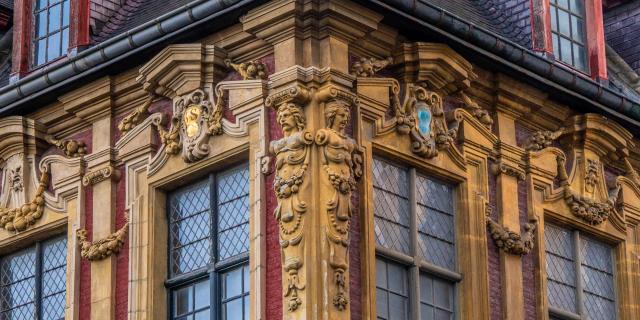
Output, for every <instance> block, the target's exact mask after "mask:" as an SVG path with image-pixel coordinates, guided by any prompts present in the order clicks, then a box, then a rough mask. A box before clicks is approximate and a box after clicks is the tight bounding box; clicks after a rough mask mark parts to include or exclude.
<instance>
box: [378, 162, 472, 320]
mask: <svg viewBox="0 0 640 320" xmlns="http://www.w3.org/2000/svg"><path fill="white" fill-rule="evenodd" d="M453 195H454V189H453V187H452V186H451V185H449V184H447V183H444V182H442V181H439V180H437V179H433V178H431V177H428V176H426V175H422V174H419V173H417V171H416V170H415V169H414V168H409V167H403V166H399V165H396V164H393V163H391V162H388V161H386V160H382V159H374V161H373V203H374V209H373V210H374V225H375V236H376V245H377V246H376V247H377V255H378V257H377V260H376V304H377V305H376V309H377V318H378V319H399V320H402V319H455V303H454V301H455V288H456V283H457V282H458V281H460V280H461V279H462V277H461V276H460V274H458V273H457V272H456V270H457V267H456V259H455V257H456V248H455V226H454V218H455V205H454V200H453Z"/></svg>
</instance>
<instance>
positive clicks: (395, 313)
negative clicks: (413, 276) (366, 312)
mask: <svg viewBox="0 0 640 320" xmlns="http://www.w3.org/2000/svg"><path fill="white" fill-rule="evenodd" d="M376 273H385V274H386V275H385V276H384V278H385V279H388V280H389V281H388V283H384V284H382V283H380V284H377V285H376V287H377V290H376V295H377V296H376V299H377V302H376V310H377V311H376V312H377V317H378V319H400V320H401V319H408V303H409V298H408V297H409V293H408V281H407V278H408V274H407V269H406V268H405V267H403V266H402V265H399V264H396V263H392V262H387V261H386V260H382V259H377V261H376ZM376 277H377V276H376Z"/></svg>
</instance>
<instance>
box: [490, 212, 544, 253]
mask: <svg viewBox="0 0 640 320" xmlns="http://www.w3.org/2000/svg"><path fill="white" fill-rule="evenodd" d="M537 226H538V219H532V220H530V221H529V223H526V224H525V225H524V226H523V229H524V232H523V233H522V235H520V234H518V233H516V232H513V231H511V230H509V228H507V227H503V226H502V225H500V224H499V223H497V222H495V221H493V219H491V218H490V217H489V216H488V215H487V227H488V228H489V234H490V235H491V239H493V242H494V243H495V245H496V247H498V248H499V249H500V250H502V251H504V252H506V253H509V254H513V255H518V256H523V255H525V254H528V253H529V252H531V250H533V246H534V238H535V231H536V227H537Z"/></svg>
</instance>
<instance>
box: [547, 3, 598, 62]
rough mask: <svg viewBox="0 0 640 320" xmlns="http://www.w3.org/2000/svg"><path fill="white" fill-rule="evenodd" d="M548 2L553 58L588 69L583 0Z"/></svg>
mask: <svg viewBox="0 0 640 320" xmlns="http://www.w3.org/2000/svg"><path fill="white" fill-rule="evenodd" d="M549 4H550V9H551V11H550V15H551V38H552V42H553V54H554V55H555V58H556V59H559V60H560V61H562V62H564V63H566V64H569V65H571V66H573V67H575V68H576V69H578V70H581V71H584V72H587V71H589V70H588V69H589V66H588V64H587V36H586V24H585V6H584V0H550V1H549Z"/></svg>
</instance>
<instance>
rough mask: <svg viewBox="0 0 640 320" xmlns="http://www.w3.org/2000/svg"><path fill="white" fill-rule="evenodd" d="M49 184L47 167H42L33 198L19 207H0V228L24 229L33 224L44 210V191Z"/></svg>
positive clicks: (17, 230) (8, 229)
mask: <svg viewBox="0 0 640 320" xmlns="http://www.w3.org/2000/svg"><path fill="white" fill-rule="evenodd" d="M48 184H49V173H48V169H46V168H45V169H43V170H42V172H41V174H40V181H39V183H38V188H37V189H36V193H35V196H34V198H33V200H31V201H30V202H28V203H25V204H23V205H22V206H21V207H20V208H2V209H0V228H3V229H5V230H7V231H14V232H19V231H25V230H27V228H28V227H30V226H32V225H34V224H35V223H36V222H37V221H38V220H39V219H40V218H42V214H43V212H44V192H45V190H46V189H47V185H48Z"/></svg>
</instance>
